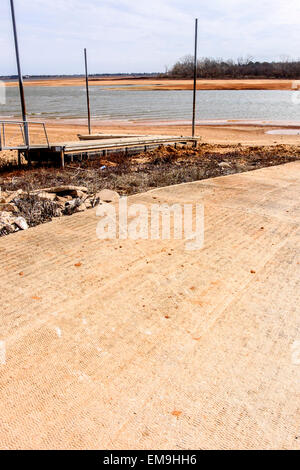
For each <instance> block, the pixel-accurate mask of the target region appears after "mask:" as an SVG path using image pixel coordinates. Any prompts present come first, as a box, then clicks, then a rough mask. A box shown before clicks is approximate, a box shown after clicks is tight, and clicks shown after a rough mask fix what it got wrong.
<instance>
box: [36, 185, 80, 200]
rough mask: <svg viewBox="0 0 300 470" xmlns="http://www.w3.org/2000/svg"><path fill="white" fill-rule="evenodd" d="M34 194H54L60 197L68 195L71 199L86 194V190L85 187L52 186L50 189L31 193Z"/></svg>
mask: <svg viewBox="0 0 300 470" xmlns="http://www.w3.org/2000/svg"><path fill="white" fill-rule="evenodd" d="M33 192H34V193H35V194H37V193H39V192H45V193H55V194H58V195H60V196H63V195H70V196H73V197H81V195H82V194H83V193H87V188H86V187H85V186H71V185H68V186H54V187H52V188H43V189H39V190H38V191H33Z"/></svg>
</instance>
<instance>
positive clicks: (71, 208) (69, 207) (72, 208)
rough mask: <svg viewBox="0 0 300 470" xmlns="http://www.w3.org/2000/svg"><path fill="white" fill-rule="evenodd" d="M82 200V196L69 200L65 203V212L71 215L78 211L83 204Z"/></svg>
mask: <svg viewBox="0 0 300 470" xmlns="http://www.w3.org/2000/svg"><path fill="white" fill-rule="evenodd" d="M81 204H82V200H81V199H80V198H76V199H72V201H67V202H66V204H65V209H64V214H66V215H71V214H73V213H74V212H78V208H79V207H80V206H81Z"/></svg>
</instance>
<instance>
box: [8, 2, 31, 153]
mask: <svg viewBox="0 0 300 470" xmlns="http://www.w3.org/2000/svg"><path fill="white" fill-rule="evenodd" d="M10 8H11V17H12V23H13V30H14V39H15V49H16V59H17V67H18V76H19V90H20V99H21V108H22V119H23V124H24V134H25V145H26V146H27V147H29V134H28V123H27V115H26V104H25V95H24V85H23V77H22V72H21V64H20V55H19V45H18V35H17V26H16V16H15V7H14V0H10Z"/></svg>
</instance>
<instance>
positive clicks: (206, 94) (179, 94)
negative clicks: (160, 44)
mask: <svg viewBox="0 0 300 470" xmlns="http://www.w3.org/2000/svg"><path fill="white" fill-rule="evenodd" d="M25 93H26V100H27V109H28V113H29V115H30V116H31V118H32V119H36V120H39V119H46V118H72V117H74V118H75V117H77V118H83V117H85V116H86V98H85V88H84V87H26V88H25ZM293 93H295V92H294V91H281V90H199V91H198V92H197V115H196V117H197V119H269V120H281V121H285V120H289V121H299V120H300V105H298V106H297V105H296V104H295V103H294V102H293V100H292V96H293ZM6 95H7V102H6V104H5V105H0V115H1V116H14V117H15V116H20V114H21V112H20V104H19V95H18V89H17V88H10V87H9V88H7V94H6ZM90 95H91V108H92V116H93V117H94V118H97V120H122V121H123V120H128V121H141V120H143V121H145V120H147V121H148V120H150V121H153V120H172V121H177V120H190V119H191V111H192V92H191V91H189V90H182V91H177V90H171V91H168V90H156V91H153V90H129V89H128V87H124V89H121V90H114V89H111V87H98V86H91V87H90Z"/></svg>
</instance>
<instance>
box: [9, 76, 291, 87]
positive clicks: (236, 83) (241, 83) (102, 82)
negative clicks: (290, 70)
mask: <svg viewBox="0 0 300 470" xmlns="http://www.w3.org/2000/svg"><path fill="white" fill-rule="evenodd" d="M294 82H295V81H293V80H272V79H251V80H250V79H249V80H198V83H197V88H198V90H291V89H292V86H293V83H294ZM24 83H25V86H59V87H63V86H85V79H84V78H54V79H47V80H25V82H24ZM17 85H18V83H17V82H16V81H10V82H7V86H9V87H12V86H17ZM90 85H91V86H114V87H116V88H119V87H120V86H125V85H127V86H128V90H132V89H139V90H191V89H192V88H193V80H168V79H150V80H148V79H135V78H128V79H124V78H123V79H117V78H116V79H112V78H99V79H90ZM129 85H130V86H129Z"/></svg>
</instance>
